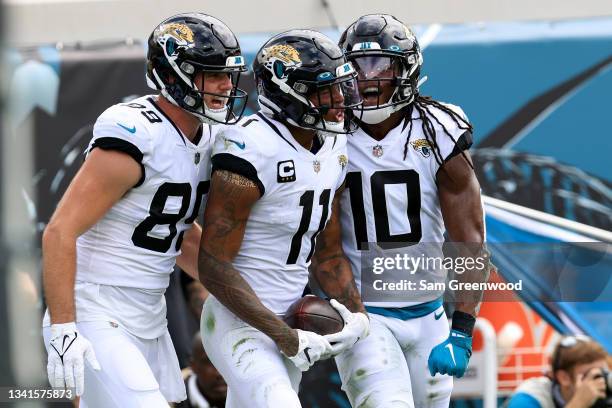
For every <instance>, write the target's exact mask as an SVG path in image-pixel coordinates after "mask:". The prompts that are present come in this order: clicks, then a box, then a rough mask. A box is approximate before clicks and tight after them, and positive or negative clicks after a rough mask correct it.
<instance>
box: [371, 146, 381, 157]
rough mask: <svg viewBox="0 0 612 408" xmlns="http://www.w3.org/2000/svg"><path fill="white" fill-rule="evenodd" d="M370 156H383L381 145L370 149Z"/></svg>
mask: <svg viewBox="0 0 612 408" xmlns="http://www.w3.org/2000/svg"><path fill="white" fill-rule="evenodd" d="M372 154H373V155H374V157H380V156H382V155H383V148H382V146H381V145H376V146H374V147H373V148H372Z"/></svg>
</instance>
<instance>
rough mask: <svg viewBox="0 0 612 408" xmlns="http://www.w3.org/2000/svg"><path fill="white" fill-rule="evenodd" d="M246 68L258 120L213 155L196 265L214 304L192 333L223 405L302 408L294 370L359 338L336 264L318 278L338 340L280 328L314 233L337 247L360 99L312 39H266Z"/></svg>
mask: <svg viewBox="0 0 612 408" xmlns="http://www.w3.org/2000/svg"><path fill="white" fill-rule="evenodd" d="M253 70H254V73H255V79H256V83H257V89H258V93H259V103H260V106H261V110H260V111H259V112H258V113H257V114H255V115H252V116H249V117H246V118H244V119H243V120H242V121H241V122H240V123H239V124H238V125H236V126H232V127H227V128H225V129H224V131H223V132H222V133H219V134H218V135H217V139H216V142H215V146H214V148H213V157H212V164H213V165H212V171H213V175H212V181H211V190H210V195H209V199H208V203H207V206H206V211H205V214H204V218H205V224H204V226H203V235H202V240H201V249H200V257H199V271H200V279H201V281H202V283H203V284H204V285H205V286H206V288H207V289H208V290H209V291H210V293H211V296H209V298H208V299H207V301H206V303H205V305H204V310H203V312H202V320H201V331H202V339H203V342H204V347H205V349H206V353H207V354H208V356H209V358H210V360H211V361H212V362H213V364H214V365H215V367H217V369H218V370H219V372H221V374H222V375H223V377H224V378H225V381H226V382H227V384H228V398H227V405H226V407H252V408H256V407H258V408H264V407H270V408H276V407H288V408H292V407H299V406H300V401H299V399H298V396H297V391H298V386H299V382H300V379H301V371H305V370H307V369H308V368H309V367H310V366H311V365H312V364H314V363H315V362H316V361H317V360H319V359H321V358H327V357H330V356H332V355H334V354H337V353H340V352H341V351H343V350H344V349H346V348H348V347H351V346H352V345H353V344H354V343H355V342H356V341H357V339H358V338H360V337H364V336H365V335H367V332H368V326H369V321H368V318H367V316H366V314H365V312H364V309H363V305H362V303H361V300H360V298H359V294H358V292H357V290H356V286H355V282H354V280H353V277H352V272H351V270H350V265H349V264H348V260H347V259H346V258H344V257H343V258H333V259H327V260H325V259H321V260H320V261H319V262H320V263H322V264H325V265H328V263H333V264H334V273H333V274H329V275H328V276H325V277H319V280H320V281H322V287H323V289H324V291H325V292H326V294H327V295H328V296H329V297H330V298H334V299H336V300H332V305H333V306H334V307H335V308H336V309H337V310H338V311H339V312H340V314H341V315H342V316H343V318H344V321H345V326H344V329H343V330H342V331H341V332H339V333H336V334H332V335H328V336H325V337H324V336H321V335H318V334H316V333H313V332H308V331H302V330H295V329H292V328H290V327H289V326H288V325H287V324H286V323H284V322H283V320H282V319H281V317H282V315H283V314H284V313H285V312H286V310H287V309H288V307H289V306H290V305H291V304H292V303H293V302H294V301H296V300H297V299H299V298H300V297H301V296H302V293H303V290H304V288H305V286H306V284H307V282H308V265H309V264H310V260H311V257H312V256H313V252H314V243H315V240H316V239H318V238H317V235H321V237H324V236H326V235H328V234H332V235H338V236H337V239H339V232H340V228H339V211H338V200H339V195H340V194H339V193H338V191H339V190H341V188H342V185H343V182H344V178H345V174H346V167H347V155H346V135H345V133H346V132H348V131H351V130H353V129H354V122H353V121H351V120H350V113H351V108H358V107H359V106H360V103H361V100H360V97H359V95H358V91H357V83H356V79H355V78H356V73H355V71H354V69H353V67H352V66H351V64H349V63H347V62H346V60H345V58H344V55H343V54H342V51H341V50H340V48H339V47H338V46H337V45H336V44H334V43H333V42H332V41H331V40H330V39H329V38H327V37H326V36H324V35H323V34H321V33H318V32H316V31H312V30H291V31H288V32H285V33H281V34H278V35H276V36H275V37H273V38H271V39H270V40H268V41H267V42H266V43H265V44H264V45H263V47H262V48H261V49H260V50H259V52H258V53H257V56H256V59H255V62H254V63H253ZM326 224H327V228H326ZM344 305H346V306H344ZM349 309H350V310H349Z"/></svg>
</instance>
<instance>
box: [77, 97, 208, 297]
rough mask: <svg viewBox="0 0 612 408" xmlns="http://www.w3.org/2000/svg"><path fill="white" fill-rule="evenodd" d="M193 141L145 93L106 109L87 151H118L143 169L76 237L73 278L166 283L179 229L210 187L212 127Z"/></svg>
mask: <svg viewBox="0 0 612 408" xmlns="http://www.w3.org/2000/svg"><path fill="white" fill-rule="evenodd" d="M202 128H203V130H202V133H203V134H202V135H201V138H200V140H199V142H198V144H197V145H195V144H193V143H192V142H190V141H189V140H188V139H187V138H185V137H184V136H183V134H182V133H181V131H180V130H179V129H178V128H177V127H176V126H175V125H174V123H173V122H172V121H171V120H170V119H169V118H168V117H166V116H165V114H164V113H163V112H162V111H161V110H160V108H159V107H158V106H157V105H156V103H155V101H154V97H152V96H144V97H141V98H138V99H135V100H133V101H132V102H130V103H120V104H117V105H114V106H111V107H110V108H108V109H107V110H106V111H105V112H104V113H102V115H100V117H99V118H98V120H97V121H96V123H95V125H94V129H93V138H92V140H91V142H90V144H89V147H88V149H87V153H88V154H89V152H91V151H92V150H93V149H94V148H96V147H99V148H102V149H114V150H120V151H123V152H125V153H127V154H129V155H130V156H132V157H133V158H134V159H135V160H136V161H138V162H139V163H140V165H141V167H142V170H143V176H142V178H141V180H140V181H139V183H138V184H137V185H136V186H134V187H133V188H132V189H131V190H129V191H128V192H127V194H126V195H125V196H124V197H123V198H121V199H120V200H119V201H118V202H117V203H116V204H115V205H114V206H113V207H112V208H111V209H110V210H109V211H108V212H107V213H106V214H105V215H104V217H102V219H100V220H99V221H98V222H97V223H96V224H95V225H94V226H93V227H91V228H90V229H89V230H88V231H87V232H86V233H85V234H83V235H82V236H80V237H79V239H78V241H77V276H76V279H77V280H78V281H85V282H92V283H98V284H103V285H112V286H121V287H134V288H139V289H166V288H167V286H168V280H169V275H170V273H171V272H172V270H173V268H174V265H175V259H176V257H177V255H179V253H180V247H181V242H182V239H183V234H184V232H185V231H186V230H187V229H189V228H191V225H192V223H193V222H194V220H195V219H196V217H197V215H198V211H199V208H200V206H201V204H202V201H203V197H204V195H205V194H207V193H208V188H209V186H210V171H211V165H210V154H211V150H212V144H213V143H212V137H213V136H212V135H211V128H210V127H209V126H207V125H203V126H202Z"/></svg>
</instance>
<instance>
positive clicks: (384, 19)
mask: <svg viewBox="0 0 612 408" xmlns="http://www.w3.org/2000/svg"><path fill="white" fill-rule="evenodd" d="M340 47H342V49H343V50H344V52H345V54H346V56H347V59H348V60H349V61H351V62H352V63H353V65H354V66H355V69H356V70H357V72H358V73H359V77H358V82H359V90H360V92H361V94H362V96H363V98H364V104H363V107H362V121H363V122H365V123H368V124H376V123H380V122H382V121H384V120H385V119H387V118H388V117H389V116H391V114H393V113H394V112H397V111H398V110H400V109H401V108H403V107H404V106H407V105H409V104H410V103H412V101H413V100H414V98H415V97H416V96H417V95H418V81H419V75H420V68H421V65H422V63H423V57H422V54H421V51H420V48H419V45H418V42H417V39H416V37H415V36H414V34H413V33H412V31H411V30H410V29H409V28H408V27H406V26H405V25H404V24H403V23H401V22H400V21H399V20H397V19H396V18H395V17H393V16H390V15H383V14H373V15H366V16H363V17H361V18H359V19H358V20H357V21H356V22H354V23H353V24H351V25H350V26H349V27H348V28H347V29H346V31H345V32H344V33H343V34H342V36H341V38H340Z"/></svg>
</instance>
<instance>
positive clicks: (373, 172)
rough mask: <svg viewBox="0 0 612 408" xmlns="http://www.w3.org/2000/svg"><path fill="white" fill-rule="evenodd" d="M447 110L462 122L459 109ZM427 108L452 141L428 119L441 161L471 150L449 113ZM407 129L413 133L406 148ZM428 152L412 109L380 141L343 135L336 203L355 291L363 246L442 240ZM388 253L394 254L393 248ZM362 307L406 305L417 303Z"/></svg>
mask: <svg viewBox="0 0 612 408" xmlns="http://www.w3.org/2000/svg"><path fill="white" fill-rule="evenodd" d="M447 106H448V107H450V108H451V109H454V110H455V111H456V112H457V113H459V114H460V115H461V116H462V117H464V118H465V114H464V113H463V111H462V110H461V109H460V108H459V107H457V106H454V105H447ZM430 109H431V110H432V112H433V113H434V114H435V115H436V117H437V118H438V120H440V121H441V122H442V123H443V124H444V125H445V127H446V129H448V131H449V132H450V134H451V135H452V137H453V139H454V140H451V138H449V137H448V135H446V133H444V131H443V130H442V127H441V126H440V124H439V123H437V122H436V120H435V119H432V123H433V125H434V128H435V132H436V142H437V144H438V146H439V148H440V152H441V154H442V158H443V159H444V160H445V161H446V160H448V159H450V158H451V157H453V156H454V155H456V154H460V152H461V151H462V150H466V149H468V148H469V147H470V146H471V143H472V140H471V134H470V133H469V132H468V133H466V130H465V129H461V128H459V127H458V126H457V124H456V123H455V122H454V121H453V120H452V118H451V117H450V116H449V115H448V114H446V113H444V112H442V111H441V110H439V109H436V108H435V107H431V108H430ZM410 126H412V135H411V136H410V140H409V141H408V144H407V146H406V139H407V138H408V131H409V129H410ZM455 142H456V143H455ZM432 149H433V147H432V145H431V143H430V142H429V141H428V140H427V139H426V137H425V135H424V134H423V130H422V121H421V119H420V117H419V113H418V111H417V110H416V109H415V110H413V113H412V124H411V123H410V121H408V120H406V119H404V120H403V121H402V122H401V123H400V124H399V126H397V127H396V128H394V129H392V130H391V131H390V132H389V133H388V134H387V135H386V136H385V137H384V138H383V139H382V140H380V141H377V140H375V139H373V138H372V137H370V136H369V135H368V134H367V133H365V132H364V131H363V130H361V129H359V130H357V131H356V132H355V133H353V134H352V135H350V136H349V137H348V155H349V157H350V161H349V165H348V174H347V177H346V189H345V190H344V192H343V193H342V201H341V206H342V215H341V222H342V241H343V248H344V251H345V253H346V255H347V256H348V258H349V260H350V262H351V267H352V269H353V274H354V276H355V281H356V283H357V286H358V288H359V289H361V255H362V250H365V249H367V248H368V246H367V243H368V242H369V243H377V245H378V246H379V247H380V248H383V249H385V247H386V248H402V247H408V246H410V245H411V243H417V242H423V243H443V242H444V232H445V228H444V221H443V219H442V211H441V209H440V202H439V200H438V188H437V184H436V174H437V172H438V170H439V168H440V165H439V164H438V163H437V161H436V159H435V157H434V152H433V151H432ZM405 150H406V159H404V152H405ZM383 253H384V252H383ZM391 253H393V254H396V253H398V250H397V249H394V250H391ZM366 300H367V299H366ZM364 303H365V304H366V305H368V306H381V307H405V306H410V305H413V304H416V303H420V302H389V303H383V302H368V301H365V302H364Z"/></svg>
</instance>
